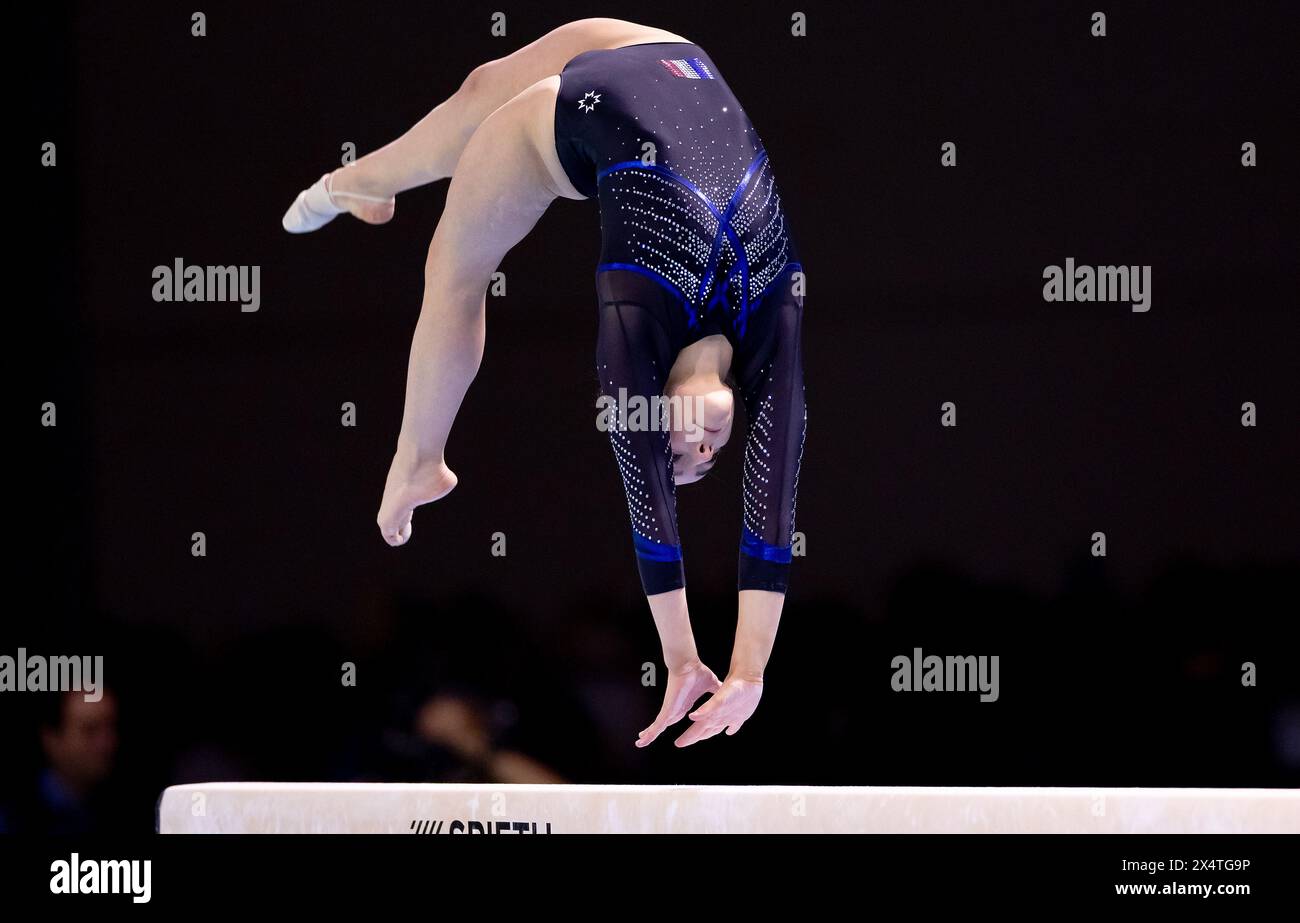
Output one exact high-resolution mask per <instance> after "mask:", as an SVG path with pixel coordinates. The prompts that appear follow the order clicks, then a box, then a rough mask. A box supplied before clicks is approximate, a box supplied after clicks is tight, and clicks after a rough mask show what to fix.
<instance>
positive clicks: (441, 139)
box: [283, 19, 679, 233]
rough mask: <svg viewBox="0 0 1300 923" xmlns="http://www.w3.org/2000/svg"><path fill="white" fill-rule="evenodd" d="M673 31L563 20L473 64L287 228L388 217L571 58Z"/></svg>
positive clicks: (293, 212) (311, 195)
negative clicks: (494, 117) (400, 200)
mask: <svg viewBox="0 0 1300 923" xmlns="http://www.w3.org/2000/svg"><path fill="white" fill-rule="evenodd" d="M676 38H679V37H678V36H673V35H672V33H667V32H664V31H663V30H661V29H655V28H652V27H648V26H641V25H638V24H636V23H633V22H626V21H624V20H620V19H581V20H578V21H576V22H571V23H566V24H565V25H562V26H560V27H559V28H557V29H553V30H552V31H550V32H548V33H547V34H546V35H544V36H542V37H541V38H539V39H537V40H536V41H533V42H531V43H529V44H528V45H525V46H524V47H523V48H520V49H519V50H517V51H515V52H513V53H512V54H509V55H506V56H505V57H503V58H498V59H496V60H493V61H488V62H486V63H484V64H480V65H479V66H478V67H476V68H474V70H473V71H471V72H470V73H469V75H468V76H467V77H466V78H465V79H464V81H463V82H462V83H461V85H460V87H459V89H457V90H456V92H455V93H453V94H452V95H451V96H450V97H448V98H447V99H446V100H444V101H443V102H442V103H440V104H438V105H437V106H435V107H434V109H433V111H432V112H430V113H429V114H428V115H426V116H425V117H424V118H422V119H421V120H420V121H419V122H417V123H416V124H415V125H414V126H412V127H411V128H410V129H409V130H408V131H407V132H406V133H405V134H403V135H402V136H401V137H399V138H397V139H396V140H394V141H392V142H390V143H388V144H386V145H384V146H383V147H381V148H380V149H379V150H377V151H374V152H372V153H370V154H367V155H365V156H364V157H361V158H360V159H359V160H357V161H356V162H355V163H353V164H351V165H349V166H348V167H346V168H342V167H341V168H339V169H337V170H334V171H333V172H331V173H328V174H326V175H325V176H322V177H321V179H320V180H319V181H317V183H316V184H315V185H314V186H312V187H309V188H308V189H306V190H304V191H303V193H302V194H300V195H299V197H298V200H297V201H295V202H294V205H293V207H291V208H290V210H289V212H288V213H287V214H286V215H285V218H284V222H283V224H284V227H285V229H286V230H289V231H293V232H296V233H301V232H303V231H312V230H315V229H316V228H318V227H320V226H321V225H323V224H325V223H326V222H328V221H329V220H330V219H331V218H332V217H334V215H336V214H340V213H341V212H343V211H347V212H349V213H351V214H352V215H353V216H354V217H357V218H360V219H361V220H362V221H365V222H367V223H369V224H383V223H385V222H387V221H389V220H390V219H391V218H392V217H393V212H394V208H395V203H394V201H393V200H394V197H395V196H396V195H397V194H398V193H399V192H405V191H406V190H408V189H414V188H416V187H417V186H423V185H426V184H428V183H433V182H436V181H438V180H440V179H445V178H447V177H449V176H452V175H453V174H454V172H455V168H456V164H457V162H458V161H459V160H460V157H461V154H462V153H463V152H464V150H465V146H466V144H468V143H469V139H470V137H471V136H473V134H474V132H475V131H476V130H477V129H478V127H479V125H480V124H482V122H483V120H484V119H486V118H487V117H488V116H489V115H491V114H492V112H494V111H495V110H496V109H497V108H498V107H500V106H502V105H504V104H505V103H506V102H508V101H509V100H511V99H513V98H514V97H515V96H517V95H518V94H519V93H521V92H523V91H524V90H525V89H526V88H527V87H530V86H532V85H533V84H534V83H536V82H537V81H539V80H541V79H543V78H544V77H549V76H551V75H554V74H558V73H559V72H560V71H561V70H562V69H563V68H564V65H565V64H567V63H568V62H569V60H570V59H572V58H573V57H575V56H576V55H578V54H581V53H582V52H584V51H589V50H592V49H595V48H617V47H619V46H620V45H625V44H632V43H636V42H642V41H651V40H659V39H664V40H673V39H676Z"/></svg>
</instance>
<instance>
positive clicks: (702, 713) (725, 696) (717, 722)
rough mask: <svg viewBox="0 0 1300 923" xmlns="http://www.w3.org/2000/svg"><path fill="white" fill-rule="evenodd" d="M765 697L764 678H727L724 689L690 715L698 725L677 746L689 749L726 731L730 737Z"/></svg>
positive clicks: (684, 735)
mask: <svg viewBox="0 0 1300 923" xmlns="http://www.w3.org/2000/svg"><path fill="white" fill-rule="evenodd" d="M762 697H763V680H762V679H761V678H759V677H743V676H735V675H732V676H728V677H727V678H726V680H725V681H724V682H723V683H722V687H721V688H720V689H718V691H717V692H715V693H714V694H713V696H712V697H711V698H710V699H709V700H708V701H707V702H705V703H704V704H703V705H701V706H700V707H699V708H697V709H695V711H693V712H691V715H690V718H691V720H692V721H694V722H695V724H694V725H692V726H691V728H690V729H689V730H688V731H687V732H686V733H685V734H683V735H682V736H681V737H678V738H677V740H676V741H675V744H676V746H678V747H689V746H690V745H691V744H693V743H699V742H700V741H701V740H708V739H709V738H710V737H713V736H715V735H717V734H718V733H720V732H721V731H723V730H726V732H727V736H728V737H730V736H731V735H733V734H735V733H736V732H737V731H739V730H740V728H741V725H743V724H744V723H745V722H746V721H747V720H749V716H750V715H752V714H753V713H754V709H756V708H758V700H759V699H760V698H762Z"/></svg>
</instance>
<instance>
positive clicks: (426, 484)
mask: <svg viewBox="0 0 1300 923" xmlns="http://www.w3.org/2000/svg"><path fill="white" fill-rule="evenodd" d="M455 486H456V475H455V473H454V472H453V471H452V470H451V469H450V468H448V467H447V463H446V462H445V461H442V460H441V459H440V460H439V461H437V462H434V463H428V464H420V465H411V464H408V463H407V462H406V461H405V460H404V459H403V458H402V457H401V455H400V454H399V455H396V456H394V457H393V464H392V465H391V466H390V467H389V469H388V480H387V481H386V482H385V483H384V499H383V501H382V502H381V503H380V504H379V515H378V516H377V517H376V518H375V521H376V522H377V523H378V524H379V531H380V533H381V534H382V535H383V536H384V541H386V542H388V544H390V545H392V546H393V547H394V548H396V547H397V546H398V545H405V544H406V543H407V542H409V541H410V540H411V515H412V514H413V513H414V512H415V508H416V507H417V506H421V505H423V504H425V503H432V502H433V501H434V500H441V499H442V498H443V497H445V496H447V494H449V493H451V492H452V489H453V488H455Z"/></svg>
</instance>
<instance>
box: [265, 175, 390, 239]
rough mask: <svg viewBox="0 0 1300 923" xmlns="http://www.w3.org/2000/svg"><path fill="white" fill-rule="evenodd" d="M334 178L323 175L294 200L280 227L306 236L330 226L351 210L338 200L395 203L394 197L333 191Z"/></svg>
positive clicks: (291, 232) (281, 220)
mask: <svg viewBox="0 0 1300 923" xmlns="http://www.w3.org/2000/svg"><path fill="white" fill-rule="evenodd" d="M331 176H333V174H332V173H325V174H322V176H321V178H320V179H318V180H316V182H314V183H312V184H311V185H310V186H308V187H307V188H306V189H304V190H303V191H302V192H300V193H298V198H296V199H294V200H293V204H292V205H290V206H289V210H288V211H287V212H285V213H284V217H283V218H281V219H280V224H282V225H283V226H284V229H285V230H286V231H288V232H289V233H290V234H306V233H307V232H308V231H314V230H316V229H317V228H320V227H324V226H325V225H327V224H329V223H330V222H331V221H333V220H334V218H335V217H336V216H338V215H341V214H343V212H345V211H347V209H346V208H343V207H342V206H340V205H339V204H338V203H337V202H336V201H335V200H336V199H361V200H363V201H366V202H392V201H393V199H392V198H391V197H390V198H387V199H385V198H380V197H379V196H370V195H362V194H361V193H359V192H331V191H330V177H331Z"/></svg>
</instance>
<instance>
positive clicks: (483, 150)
mask: <svg viewBox="0 0 1300 923" xmlns="http://www.w3.org/2000/svg"><path fill="white" fill-rule="evenodd" d="M558 89H559V78H558V77H550V78H547V79H546V80H542V81H539V82H537V83H535V84H534V85H533V86H531V87H529V88H528V89H526V90H524V92H522V93H520V94H519V95H518V96H516V97H515V98H514V99H512V100H510V101H509V102H507V103H506V104H505V105H503V106H501V107H499V108H498V109H496V110H495V111H494V112H493V113H492V114H491V115H490V116H489V117H488V118H487V119H485V120H484V121H483V124H482V125H480V126H479V128H478V131H476V132H475V133H474V135H473V136H472V137H471V138H470V140H469V143H468V144H467V145H466V147H465V159H464V164H463V165H462V167H461V169H460V170H458V171H457V172H456V176H455V178H454V179H453V180H452V181H451V186H450V188H449V189H448V191H447V205H446V208H445V209H444V210H443V214H442V218H441V220H440V221H439V222H438V228H437V230H436V231H435V232H434V235H433V240H432V242H431V243H430V244H429V254H428V259H427V261H426V263H425V272H424V277H425V283H424V301H423V304H422V306H421V309H420V318H419V321H418V322H417V323H416V328H415V336H414V338H413V340H412V343H411V355H410V363H409V366H408V371H407V379H406V405H405V410H404V412H403V416H402V428H401V432H400V434H399V436H398V440H397V450H396V452H395V454H394V457H393V462H392V465H391V467H390V469H389V472H388V479H387V482H386V483H385V486H384V497H383V501H382V503H381V506H380V510H379V515H378V517H377V522H378V525H379V529H380V532H381V533H382V535H383V537H384V540H385V541H386V542H388V544H390V545H394V546H396V545H402V544H405V543H406V542H407V541H408V540H409V539H410V537H411V515H412V513H413V511H414V510H415V507H417V506H419V505H421V504H424V503H430V502H432V501H434V500H437V499H439V498H441V497H443V496H445V495H446V494H448V493H450V492H451V490H452V488H453V487H455V486H456V477H455V475H454V474H453V473H452V471H451V469H450V468H449V467H448V466H447V463H446V459H445V455H444V450H445V447H446V444H447V438H448V435H449V434H450V432H451V427H452V424H453V422H454V421H455V419H456V413H457V411H459V409H460V404H461V401H462V399H463V398H464V396H465V392H466V390H467V389H468V388H469V385H470V382H471V381H473V379H474V376H475V375H476V374H477V372H478V367H479V362H480V361H481V360H482V358H483V340H484V336H485V326H484V324H485V317H484V314H485V304H484V295H485V293H486V291H487V286H488V282H489V279H490V277H491V275H492V273H493V272H494V271H496V268H497V266H498V265H499V264H500V262H501V259H502V258H503V257H504V256H505V254H506V253H507V252H508V251H509V250H510V248H511V247H513V246H514V245H515V244H517V243H518V242H519V241H520V240H522V239H523V237H524V236H525V235H526V234H527V233H528V232H529V231H530V230H531V229H532V227H533V225H534V224H536V223H537V220H538V219H539V218H540V217H541V216H542V213H543V212H544V211H546V208H547V206H549V205H550V203H551V201H552V200H553V199H555V198H556V196H557V195H560V194H561V193H562V192H563V190H560V189H557V187H556V184H555V179H554V176H555V173H554V171H559V170H560V167H559V158H558V156H557V155H556V153H555V135H554V127H553V119H554V112H555V96H556V92H557V91H558ZM570 189H572V187H571V186H570Z"/></svg>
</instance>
